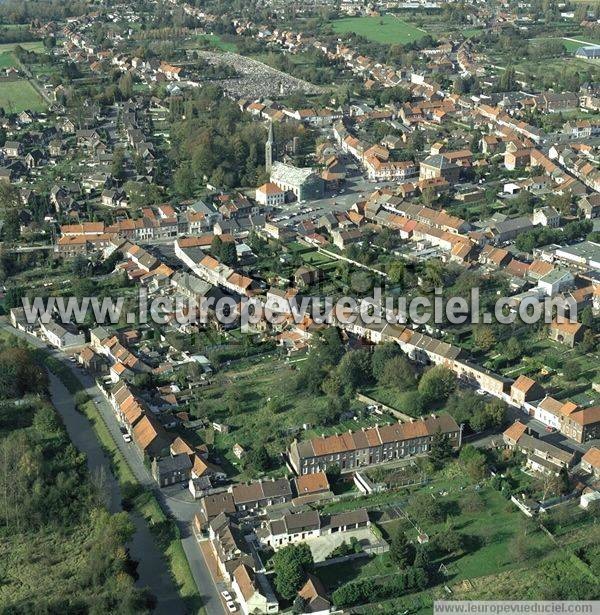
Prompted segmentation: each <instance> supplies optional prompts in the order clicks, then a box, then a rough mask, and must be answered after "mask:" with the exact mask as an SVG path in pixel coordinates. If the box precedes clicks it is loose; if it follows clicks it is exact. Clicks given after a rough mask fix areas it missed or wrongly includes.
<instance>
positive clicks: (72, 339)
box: [40, 320, 85, 350]
mask: <svg viewBox="0 0 600 615" xmlns="http://www.w3.org/2000/svg"><path fill="white" fill-rule="evenodd" d="M40 328H41V331H42V333H43V334H44V336H45V337H46V339H47V340H48V343H49V344H52V346H54V347H56V348H59V349H60V350H64V349H65V348H70V347H74V346H83V344H85V335H84V334H83V333H81V332H80V331H78V330H77V329H76V328H75V327H74V326H73V325H71V324H66V325H61V324H59V323H57V322H54V321H53V320H51V321H50V322H49V323H47V324H45V323H43V322H41V321H40Z"/></svg>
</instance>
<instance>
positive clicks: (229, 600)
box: [221, 590, 231, 602]
mask: <svg viewBox="0 0 600 615" xmlns="http://www.w3.org/2000/svg"><path fill="white" fill-rule="evenodd" d="M221 596H223V598H225V600H227V602H231V594H230V593H229V592H228V591H227V590H223V591H222V592H221Z"/></svg>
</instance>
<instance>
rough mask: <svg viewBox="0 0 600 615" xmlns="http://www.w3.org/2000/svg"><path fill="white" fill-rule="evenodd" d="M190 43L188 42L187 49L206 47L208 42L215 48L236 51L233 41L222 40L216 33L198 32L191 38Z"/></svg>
mask: <svg viewBox="0 0 600 615" xmlns="http://www.w3.org/2000/svg"><path fill="white" fill-rule="evenodd" d="M193 41H194V42H193V43H192V44H188V45H187V46H188V48H189V49H196V48H198V47H206V45H207V44H208V45H209V46H210V47H213V48H215V49H221V50H222V51H237V46H236V44H235V43H233V42H230V41H224V40H223V39H222V38H221V37H220V36H219V35H218V34H200V35H199V36H197V37H195V39H193Z"/></svg>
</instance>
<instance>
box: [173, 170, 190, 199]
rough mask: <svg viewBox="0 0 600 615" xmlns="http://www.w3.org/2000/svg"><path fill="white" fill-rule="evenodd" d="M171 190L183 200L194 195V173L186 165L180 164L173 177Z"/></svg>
mask: <svg viewBox="0 0 600 615" xmlns="http://www.w3.org/2000/svg"><path fill="white" fill-rule="evenodd" d="M173 188H175V191H176V192H177V194H179V195H180V196H182V197H183V198H184V199H187V198H190V197H191V196H192V195H193V194H194V172H193V171H192V168H191V166H190V165H189V164H188V163H185V164H182V165H181V166H180V167H179V168H178V169H177V171H175V174H174V176H173Z"/></svg>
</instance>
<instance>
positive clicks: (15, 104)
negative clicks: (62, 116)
mask: <svg viewBox="0 0 600 615" xmlns="http://www.w3.org/2000/svg"><path fill="white" fill-rule="evenodd" d="M0 107H3V108H4V109H5V110H6V111H8V112H12V113H18V112H19V111H23V110H25V109H30V110H31V111H44V110H45V109H46V105H45V103H44V101H43V100H42V98H41V96H40V95H39V94H38V93H37V92H36V91H35V89H34V88H33V86H32V85H31V84H30V83H29V81H27V80H25V79H17V80H16V81H5V82H3V83H0Z"/></svg>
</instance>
